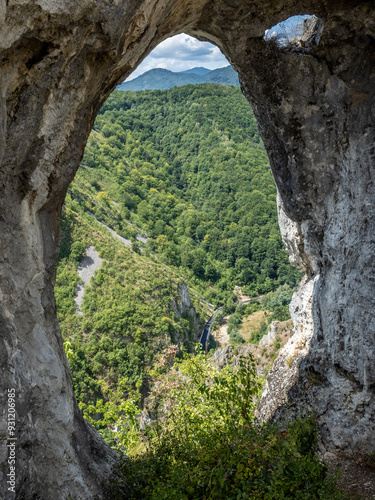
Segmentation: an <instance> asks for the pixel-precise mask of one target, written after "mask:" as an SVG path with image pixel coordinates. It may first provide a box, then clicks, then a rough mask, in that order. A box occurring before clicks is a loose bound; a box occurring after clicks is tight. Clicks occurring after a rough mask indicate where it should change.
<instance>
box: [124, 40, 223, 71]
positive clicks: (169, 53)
mask: <svg viewBox="0 0 375 500" xmlns="http://www.w3.org/2000/svg"><path fill="white" fill-rule="evenodd" d="M228 64H229V62H228V61H227V59H226V58H225V57H224V55H223V54H222V53H221V52H220V50H219V49H218V48H217V47H216V46H215V45H212V44H211V43H208V42H200V41H199V40H197V39H196V38H193V37H191V36H189V35H185V34H184V33H182V34H181V35H176V36H173V37H171V38H167V40H164V42H161V43H160V44H159V45H158V46H157V47H156V48H155V49H154V50H153V51H152V52H151V53H150V54H149V55H148V56H147V57H146V59H144V61H143V62H142V63H141V64H140V65H139V66H138V68H137V69H136V70H135V71H134V72H133V73H132V74H131V75H130V76H129V78H128V79H127V81H129V80H133V79H134V78H136V77H137V76H139V75H141V74H142V73H145V72H146V71H148V70H150V69H153V68H165V69H169V70H170V71H185V70H186V69H191V68H195V67H197V66H203V67H204V68H208V69H216V68H223V67H224V66H228Z"/></svg>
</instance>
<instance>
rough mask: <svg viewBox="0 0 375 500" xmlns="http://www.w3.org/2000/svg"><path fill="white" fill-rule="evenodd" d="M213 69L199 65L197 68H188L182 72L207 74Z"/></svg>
mask: <svg viewBox="0 0 375 500" xmlns="http://www.w3.org/2000/svg"><path fill="white" fill-rule="evenodd" d="M210 71H211V70H210V69H207V68H203V67H202V66H199V67H197V68H191V69H186V70H185V71H181V73H194V74H195V75H207V73H209V72H210Z"/></svg>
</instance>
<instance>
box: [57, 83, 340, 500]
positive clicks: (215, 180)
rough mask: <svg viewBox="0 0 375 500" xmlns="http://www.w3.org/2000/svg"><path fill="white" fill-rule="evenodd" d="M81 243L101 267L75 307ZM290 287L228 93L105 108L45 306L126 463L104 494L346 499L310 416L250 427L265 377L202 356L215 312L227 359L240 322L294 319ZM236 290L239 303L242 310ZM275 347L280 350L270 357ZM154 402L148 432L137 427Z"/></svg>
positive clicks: (243, 117) (88, 409) (250, 135)
mask: <svg viewBox="0 0 375 500" xmlns="http://www.w3.org/2000/svg"><path fill="white" fill-rule="evenodd" d="M110 230H111V231H112V233H111V231H110ZM114 233H116V234H115V235H114ZM116 235H117V236H116ZM118 236H120V237H122V238H124V239H125V240H122V241H119V239H118ZM88 247H94V248H95V249H96V251H97V252H99V256H100V258H101V259H102V261H101V263H100V267H99V268H98V269H97V270H96V271H95V274H94V275H93V277H92V278H91V281H90V284H89V285H87V286H86V288H85V292H84V297H83V303H82V307H81V311H79V310H78V309H77V304H76V302H75V297H76V293H77V285H79V284H80V277H79V275H78V273H77V270H78V268H79V264H80V262H81V261H82V258H83V257H84V255H85V252H86V249H87V248H88ZM300 278H301V273H300V272H299V271H297V270H296V269H294V268H292V267H291V265H290V264H289V261H288V257H287V254H286V252H285V249H284V247H283V244H282V241H281V236H280V231H279V228H278V223H277V211H276V188H275V185H274V182H273V178H272V174H271V171H270V168H269V165H268V160H267V155H266V153H265V150H264V147H263V144H262V141H261V139H260V136H259V133H258V129H257V125H256V121H255V118H254V115H253V113H252V111H251V108H250V106H249V104H248V103H247V101H246V100H245V99H244V97H243V96H242V94H241V92H240V90H239V89H238V88H236V87H229V86H224V85H214V84H204V85H203V84H202V85H195V86H193V85H187V86H183V87H177V88H172V89H168V90H161V91H159V90H155V91H140V92H122V91H115V92H114V93H113V94H112V95H111V96H110V97H109V99H108V100H107V102H106V103H105V104H104V106H103V107H102V109H101V111H100V113H99V115H98V117H97V119H96V121H95V125H94V128H93V130H92V132H91V135H90V137H89V140H88V144H87V147H86V150H85V153H84V156H83V159H82V164H81V167H80V169H79V171H78V173H77V175H76V178H75V179H74V181H73V183H72V184H71V186H70V188H69V191H68V194H67V197H66V200H65V204H64V207H63V212H62V225H61V244H60V257H59V264H58V268H57V274H56V286H55V297H56V304H57V311H58V318H59V322H60V326H61V331H62V335H63V340H64V346H65V351H66V354H67V357H68V360H69V364H70V367H71V371H72V376H73V388H74V392H75V395H76V398H77V401H78V403H79V406H80V408H81V411H82V412H83V414H84V416H85V417H86V418H87V419H89V420H90V421H91V422H92V424H93V425H94V426H95V427H96V428H97V429H98V430H99V431H100V432H101V434H102V435H103V437H104V438H105V439H106V440H107V442H108V443H109V444H110V445H111V446H113V447H115V448H117V449H119V450H120V451H122V452H126V453H127V455H129V456H130V457H131V460H128V459H127V460H125V462H124V463H123V464H122V465H121V466H120V468H119V470H118V481H117V483H116V484H112V485H111V488H113V495H112V496H113V498H150V499H153V498H154V499H158V500H159V499H162V498H165V499H176V500H177V499H198V498H201V499H208V498H228V499H231V498H233V499H242V498H243V499H247V498H264V499H266V498H267V499H271V498H275V499H276V498H277V499H279V498H285V499H286V498H306V499H314V498H323V497H324V498H327V499H329V498H332V499H333V498H337V499H344V498H348V497H347V496H346V495H345V494H341V493H338V492H337V491H336V489H335V486H334V479H333V478H332V477H331V476H327V474H326V469H325V467H324V465H323V464H321V463H320V462H319V460H318V459H317V458H316V456H315V446H316V433H315V426H314V422H313V421H312V420H300V421H298V422H296V423H294V424H291V426H290V427H289V428H288V429H287V430H286V431H285V429H284V430H282V429H280V428H279V427H277V426H271V427H270V426H267V425H266V426H263V425H261V424H260V423H258V422H257V420H256V417H255V405H256V401H257V398H258V397H259V395H260V393H261V390H262V386H263V383H264V377H263V378H260V377H259V376H258V375H257V371H256V365H255V362H254V359H253V358H252V356H251V355H249V356H247V358H246V359H244V358H242V357H241V355H240V352H241V351H240V350H238V353H239V356H240V357H239V361H238V362H237V363H236V364H235V365H234V366H231V365H229V364H228V365H227V366H226V367H224V368H222V367H221V368H218V367H217V366H215V364H214V363H213V362H212V360H213V357H212V356H210V353H209V354H208V356H206V355H205V354H204V353H202V352H201V349H200V348H199V347H198V346H197V342H198V340H199V338H200V335H201V333H202V330H203V327H204V325H205V323H206V321H207V320H208V319H209V317H210V316H211V315H212V314H213V312H214V311H215V309H216V312H215V315H214V326H217V325H219V324H220V322H221V321H223V318H224V316H225V315H227V316H226V317H228V316H230V317H229V321H228V332H229V339H230V343H231V344H232V346H236V349H240V347H239V346H240V344H243V343H244V342H245V340H244V338H243V337H242V336H241V334H240V333H239V328H240V326H241V324H242V321H244V320H245V319H246V318H247V317H248V316H249V315H251V314H252V313H254V312H255V311H259V310H261V311H264V314H265V316H264V317H265V318H266V319H265V320H264V321H263V322H262V323H261V326H260V328H259V329H258V330H257V331H255V332H253V334H252V335H251V336H250V338H249V340H248V342H250V343H254V344H256V343H258V342H259V340H260V338H261V337H262V336H263V335H264V334H265V333H266V332H267V325H268V324H269V322H270V321H272V320H280V321H284V320H287V319H288V318H289V313H288V304H289V301H290V298H291V295H292V292H293V290H294V289H295V287H296V285H297V283H298V282H299V280H300ZM238 287H240V288H241V290H242V292H243V293H246V294H247V295H249V296H251V297H253V299H252V300H251V301H250V302H249V303H246V304H245V303H241V302H239V301H238V299H237V296H236V294H234V291H235V289H236V288H237V289H238ZM261 314H263V312H262V313H261ZM210 346H211V347H212V348H213V349H214V348H215V342H213V343H212V342H211V343H210ZM280 347H281V344H280V342H279V341H278V340H277V342H276V343H275V345H274V346H273V350H272V352H271V354H270V360H271V362H272V360H273V359H274V357H275V356H276V355H277V350H278V349H279V348H280ZM211 352H212V351H211ZM236 352H237V351H236ZM150 401H151V402H152V404H153V406H152V407H153V408H154V410H153V412H152V418H151V417H150V419H151V421H150V422H149V423H148V424H146V425H141V419H140V415H141V414H143V413H144V412H146V413H147V411H146V407H147V405H150ZM208 422H209V425H208ZM181 429H184V430H183V432H181ZM249 464H252V465H251V466H249ZM269 471H273V472H272V474H270V472H269ZM124 478H125V483H126V484H125V486H124V484H123V482H124ZM302 490H303V491H305V492H306V494H304V496H301V491H302ZM124 491H126V493H124ZM223 492H225V496H224V497H223V496H222V495H223V494H224V493H223ZM322 495H323V496H322Z"/></svg>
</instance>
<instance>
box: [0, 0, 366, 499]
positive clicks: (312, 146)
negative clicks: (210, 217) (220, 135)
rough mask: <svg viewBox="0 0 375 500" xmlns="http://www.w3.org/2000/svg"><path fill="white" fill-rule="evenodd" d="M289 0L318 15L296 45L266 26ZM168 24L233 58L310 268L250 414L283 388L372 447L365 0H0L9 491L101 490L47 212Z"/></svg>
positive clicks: (99, 493)
mask: <svg viewBox="0 0 375 500" xmlns="http://www.w3.org/2000/svg"><path fill="white" fill-rule="evenodd" d="M302 9H306V10H308V12H309V13H313V14H315V16H316V17H317V18H318V19H319V20H321V23H320V24H319V26H320V27H321V28H322V30H321V33H320V36H319V37H315V38H314V40H312V41H311V43H309V46H308V48H307V49H306V48H304V49H303V50H292V49H291V48H290V47H288V46H285V47H277V46H275V44H273V43H269V42H267V41H266V40H264V38H263V37H264V32H265V30H266V29H269V28H270V27H272V26H274V25H275V24H276V23H277V22H279V21H282V20H285V19H287V18H288V17H290V16H292V15H295V14H301V13H306V12H301V10H302ZM181 32H186V33H188V34H191V35H193V36H196V37H198V38H199V39H201V40H209V41H211V42H213V43H215V44H216V45H217V46H218V47H219V48H220V49H221V50H222V51H223V52H224V53H225V54H226V55H227V57H228V59H229V61H230V62H231V63H232V65H233V66H234V68H235V69H236V70H237V71H238V73H239V77H240V82H241V87H242V90H243V92H244V94H245V95H246V97H247V98H248V99H249V101H250V102H251V104H252V106H253V109H254V112H255V114H256V116H257V119H258V123H259V127H260V131H261V134H262V138H263V141H264V143H265V146H266V148H267V151H268V155H269V158H270V163H271V168H272V171H273V174H274V178H275V181H276V184H277V188H278V191H279V200H280V214H282V217H281V224H282V226H283V227H284V228H288V229H285V230H284V231H283V232H284V235H285V236H284V239H285V241H286V244H287V247H288V250H289V251H290V252H291V253H292V257H293V260H294V262H296V263H299V265H300V266H301V267H302V269H304V270H305V271H306V274H307V279H306V282H305V283H304V284H303V285H302V286H301V288H300V290H299V291H298V292H297V296H296V298H295V299H294V305H293V306H292V308H293V315H294V318H295V321H296V324H295V327H296V335H297V338H298V339H299V338H301V339H302V338H304V339H305V342H304V346H303V347H301V350H300V351H299V354H298V353H297V354H296V357H295V360H294V361H293V364H292V368H291V369H290V370H289V371H288V372H286V371H284V372H282V370H284V365H283V363H282V358H280V361H276V364H275V367H274V369H273V370H272V371H271V373H270V374H269V381H268V387H269V388H270V387H271V386H272V383H273V378H274V377H277V376H278V373H280V374H281V373H287V374H292V375H293V376H287V378H286V380H285V386H284V389H283V395H282V397H279V395H276V397H274V395H273V393H271V392H268V393H266V395H265V397H266V398H267V403H264V406H263V407H264V408H265V413H268V412H272V411H273V409H275V408H276V407H278V406H279V405H282V404H283V399H286V400H287V406H288V407H291V406H293V405H294V406H295V407H296V408H297V407H299V408H301V409H303V408H312V409H313V411H314V412H315V414H316V415H317V418H318V422H319V425H320V428H321V437H322V445H323V446H325V447H326V448H327V449H332V450H336V449H339V450H343V451H346V452H348V453H370V452H373V451H374V450H375V432H374V431H375V428H374V422H375V363H374V355H375V338H374V336H375V293H374V287H375V272H374V267H375V266H374V255H375V243H374V234H375V223H374V163H375V150H374V141H375V132H374V116H375V106H374V100H375V86H374V83H373V82H374V79H375V40H374V33H375V17H374V6H373V2H369V1H365V0H363V1H354V0H346V1H342V0H340V1H338V0H329V1H328V0H310V1H309V2H307V3H306V2H301V1H298V2H297V1H296V0H283V1H277V0H276V1H275V0H273V1H268V0H254V1H252V2H245V1H244V0H222V1H220V2H219V1H212V0H191V1H186V0H116V1H114V2H109V1H103V0H82V1H80V2H71V1H68V0H59V1H56V0H51V1H48V2H47V1H45V0H36V1H35V0H19V1H16V0H8V1H2V2H1V3H0V58H1V65H0V81H1V86H0V88H1V93H0V163H1V168H0V189H1V196H0V203H1V212H0V248H1V252H0V332H1V338H0V366H1V373H2V378H1V396H2V401H3V404H2V405H1V407H0V408H1V412H2V414H1V419H0V421H1V427H0V435H1V444H2V448H1V449H0V456H1V459H2V463H1V469H0V475H1V477H0V496H1V497H4V498H7V496H8V497H9V498H14V495H13V493H12V492H11V491H9V490H8V484H7V481H6V480H7V474H8V473H9V464H8V462H7V454H8V450H7V448H6V443H7V441H6V439H7V438H9V437H10V436H9V429H8V428H7V419H8V414H7V411H6V410H7V406H6V405H7V403H6V402H7V394H8V393H7V390H8V389H14V390H15V394H16V398H15V399H16V414H17V427H16V430H17V446H16V453H17V464H16V488H17V498H20V499H31V498H40V499H47V500H48V499H52V498H55V497H56V495H58V496H59V498H61V499H65V498H69V495H70V496H71V497H72V498H74V499H92V498H95V497H98V498H108V495H107V496H106V494H105V493H104V490H103V485H102V480H103V479H105V478H106V477H108V472H109V469H110V464H109V463H108V461H107V459H108V457H109V456H110V452H109V450H108V448H107V447H106V446H105V444H104V443H103V442H102V441H101V440H100V439H99V437H98V436H97V435H96V434H95V433H94V432H93V431H92V429H91V428H90V426H89V425H88V424H87V423H85V421H84V420H83V418H82V416H81V415H80V413H79V411H78V408H77V405H76V402H75V400H74V396H73V393H72V385H71V375H70V372H69V368H68V364H67V360H66V357H65V353H64V349H63V345H62V339H61V335H60V331H59V326H58V323H57V320H56V312H55V302H54V297H53V284H54V276H55V265H56V258H57V244H58V241H59V216H60V210H61V205H62V202H63V199H64V196H65V193H66V190H67V187H68V184H69V182H70V181H71V179H72V178H73V176H74V174H75V171H76V169H77V168H78V165H79V162H80V159H81V156H82V152H83V149H84V146H85V143H86V140H87V137H88V134H89V132H90V129H91V127H92V125H93V121H94V119H95V116H96V114H97V112H98V110H99V109H100V107H101V105H102V104H103V102H104V100H105V99H106V98H107V96H108V95H109V93H110V92H111V91H112V90H113V89H114V88H115V87H116V85H117V84H118V83H120V82H121V81H122V80H123V79H124V78H125V77H126V76H128V75H129V74H130V72H131V71H132V70H133V69H134V68H135V67H136V66H137V65H138V64H139V63H140V62H141V60H142V59H143V58H144V57H145V56H146V55H147V54H148V53H149V52H150V51H151V50H152V49H153V48H154V47H155V46H156V45H157V44H158V43H159V42H160V41H162V40H163V39H165V38H166V37H168V36H170V35H174V34H177V33H181ZM288 235H289V236H288ZM301 329H302V330H301ZM301 332H302V333H301ZM298 336H299V337H298ZM290 342H292V340H291V341H290ZM294 342H296V340H295V341H294ZM298 342H299V341H298ZM301 342H302V340H301ZM301 345H302V344H301ZM285 349H292V347H288V346H286V347H285ZM280 356H282V355H280ZM281 365H282V366H283V367H282V368H281ZM278 367H280V370H281V371H279V372H278V370H279V368H278ZM311 373H313V374H314V377H315V379H316V380H318V381H319V383H316V384H311V383H309V374H311ZM310 378H311V376H310Z"/></svg>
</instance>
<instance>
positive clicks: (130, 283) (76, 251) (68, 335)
mask: <svg viewBox="0 0 375 500" xmlns="http://www.w3.org/2000/svg"><path fill="white" fill-rule="evenodd" d="M115 213H116V212H115ZM62 229H63V239H62V244H61V252H60V262H59V266H58V269H57V281H56V287H55V296H56V302H57V307H58V317H59V321H60V326H61V330H62V334H63V337H64V339H65V341H66V344H65V345H66V350H67V353H68V357H69V361H70V366H71V369H72V372H73V385H74V390H75V394H76V397H77V399H78V401H81V402H85V403H93V402H95V400H96V398H97V397H99V396H100V395H101V390H100V387H99V385H98V380H99V379H104V380H106V381H107V382H108V383H109V384H110V385H111V386H113V387H116V386H117V384H118V383H119V381H120V380H121V379H123V378H126V379H127V380H128V382H129V383H130V384H131V385H132V386H133V387H135V386H139V387H140V388H141V390H142V391H144V390H146V388H147V378H148V377H147V370H148V369H150V368H151V367H152V364H153V359H154V357H155V356H156V355H157V353H158V352H160V351H162V350H163V349H164V348H165V347H167V346H169V344H171V343H179V342H182V343H185V345H186V346H187V347H189V342H191V343H194V342H196V341H197V340H198V339H199V336H200V330H201V325H202V324H204V322H205V319H206V317H207V313H208V311H207V309H206V307H205V306H203V305H202V304H201V303H200V301H199V299H198V298H197V293H193V294H191V295H190V294H189V289H188V287H187V285H186V284H185V282H184V281H183V280H182V279H181V277H180V276H178V275H177V274H175V273H173V271H171V270H170V269H168V267H167V266H165V265H164V264H162V263H160V262H157V261H155V260H153V259H151V258H148V257H146V256H143V255H139V254H138V253H136V252H135V251H133V250H132V249H130V248H128V247H127V246H125V245H124V244H123V243H122V242H121V241H118V240H117V239H116V238H115V237H114V236H113V235H112V234H111V233H110V232H109V231H108V230H107V229H106V228H105V227H104V226H103V225H102V224H99V223H98V222H97V221H96V219H95V217H94V216H93V215H92V214H89V213H87V212H85V211H84V210H83V208H82V207H81V206H80V205H79V204H78V203H77V201H74V200H72V199H71V197H70V196H69V195H68V197H67V199H66V202H65V208H64V212H63V219H62ZM87 248H88V249H91V250H92V249H93V248H94V249H95V250H96V251H97V252H99V255H100V257H101V259H102V261H101V262H99V268H98V269H97V270H96V271H95V274H94V275H93V277H92V278H91V280H90V282H89V284H88V285H87V286H86V287H85V288H84V296H83V303H82V307H81V310H82V313H81V314H78V309H77V305H76V303H75V300H74V299H75V297H76V294H77V284H78V283H79V281H80V280H79V277H78V274H77V267H78V264H79V263H80V262H81V261H82V258H83V257H84V255H85V253H86V249H87Z"/></svg>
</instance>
